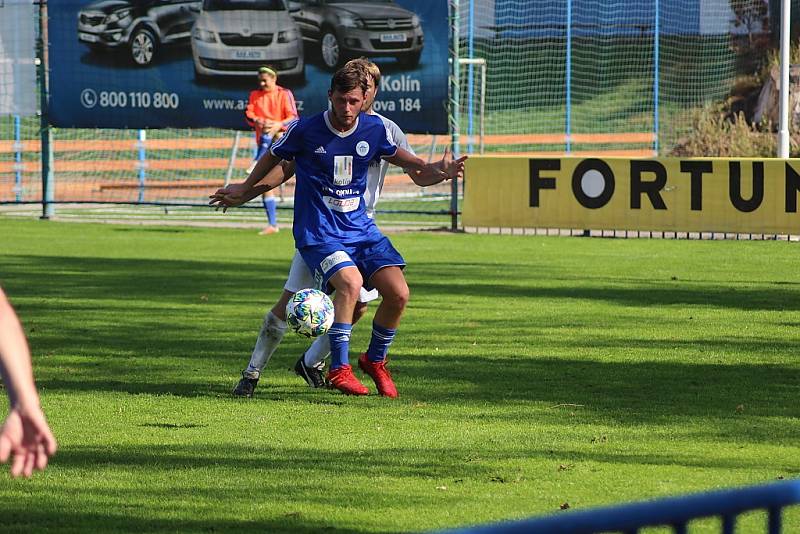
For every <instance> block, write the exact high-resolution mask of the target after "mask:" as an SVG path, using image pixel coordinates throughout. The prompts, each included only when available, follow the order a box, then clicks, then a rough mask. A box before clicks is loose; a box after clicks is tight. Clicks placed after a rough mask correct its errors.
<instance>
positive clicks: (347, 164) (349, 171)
mask: <svg viewBox="0 0 800 534" xmlns="http://www.w3.org/2000/svg"><path fill="white" fill-rule="evenodd" d="M351 181H353V156H333V183H334V184H335V185H347V184H349V183H350V182H351Z"/></svg>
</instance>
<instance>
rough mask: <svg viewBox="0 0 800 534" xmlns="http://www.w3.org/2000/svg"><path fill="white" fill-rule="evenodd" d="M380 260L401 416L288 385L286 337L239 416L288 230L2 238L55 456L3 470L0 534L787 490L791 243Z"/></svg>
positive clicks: (793, 431) (488, 250)
mask: <svg viewBox="0 0 800 534" xmlns="http://www.w3.org/2000/svg"><path fill="white" fill-rule="evenodd" d="M392 239H393V241H394V243H395V245H396V246H397V247H398V249H400V250H401V251H402V252H403V253H404V255H405V257H406V259H407V261H408V262H409V266H408V269H407V271H406V272H407V278H408V281H409V285H410V287H411V291H412V297H411V303H410V305H409V308H408V310H407V313H406V316H405V318H404V323H403V325H402V326H401V330H400V332H399V335H398V337H397V340H396V341H395V344H394V345H393V346H392V350H391V353H392V355H393V364H392V367H393V370H394V373H395V378H396V382H397V384H398V387H399V390H400V394H401V397H400V398H399V399H398V400H396V401H389V400H387V399H383V398H379V397H376V396H370V397H368V398H349V397H344V396H342V395H340V394H338V393H335V392H332V391H317V390H312V389H310V388H308V387H306V386H305V384H304V382H302V381H301V380H300V379H299V378H298V377H296V376H295V375H294V374H293V373H292V372H291V371H290V370H289V368H290V367H291V366H292V365H293V364H294V361H295V360H296V358H297V356H298V355H299V354H300V353H301V352H302V350H303V348H304V341H303V340H302V339H301V338H299V337H296V336H294V335H287V337H286V339H285V341H284V343H283V345H282V346H281V348H280V349H279V350H278V352H277V353H276V355H275V356H274V358H273V361H272V362H271V364H270V366H269V368H268V370H267V372H266V376H265V378H264V379H263V380H262V384H261V385H260V386H259V389H258V390H257V394H256V397H255V398H253V399H252V400H239V399H234V398H232V397H231V396H230V390H231V389H232V387H233V386H234V384H235V382H236V381H237V379H238V374H239V371H240V370H241V369H242V368H243V366H244V365H245V364H246V362H247V360H248V358H249V353H250V350H251V348H252V344H253V341H254V339H255V335H256V333H257V330H258V328H259V326H260V322H261V318H262V316H263V314H264V311H265V309H266V307H267V306H268V305H271V303H272V302H273V301H274V300H275V299H276V298H277V296H278V295H279V292H280V289H281V287H282V284H283V281H284V278H285V275H286V272H287V270H288V266H289V259H290V258H291V255H292V252H293V250H292V241H291V235H290V233H289V232H282V233H281V234H278V235H275V236H270V237H269V238H264V237H261V236H258V235H255V233H254V232H253V231H252V230H238V229H209V228H176V227H169V228H167V227H134V226H113V225H100V224H75V223H58V222H40V221H33V220H13V219H11V218H7V217H6V218H0V281H2V285H3V286H4V287H5V289H6V291H7V293H8V294H9V297H10V298H11V300H12V302H13V303H14V304H15V306H16V308H17V311H18V312H19V314H20V316H21V319H22V321H23V324H24V326H25V329H26V332H27V333H28V335H29V338H30V343H31V347H32V352H33V355H34V364H35V371H36V375H37V380H38V384H39V387H40V390H41V395H42V402H43V405H44V408H45V411H46V413H47V415H48V417H49V419H50V422H51V424H52V427H53V430H54V432H55V433H56V435H57V437H58V439H59V442H60V450H59V452H58V454H57V455H56V457H55V458H53V460H52V463H51V466H50V467H49V468H48V470H47V471H46V472H44V473H39V474H37V475H36V476H35V477H34V478H33V479H31V480H12V479H11V478H10V477H9V476H8V475H7V473H6V472H5V467H6V466H3V467H4V471H3V472H2V473H0V518H2V519H1V520H2V525H3V526H2V527H1V528H0V529H2V530H3V531H4V532H15V531H30V532H59V533H60V532H91V531H96V532H113V531H118V532H137V533H141V532H175V531H193V532H245V531H251V532H300V533H303V532H306V533H312V532H329V533H339V532H409V531H416V532H418V531H426V530H432V529H438V528H445V527H454V526H460V525H466V524H473V523H479V522H487V521H494V520H500V519H506V518H522V517H527V516H530V515H537V514H549V513H569V512H561V511H560V510H559V509H560V507H562V506H563V505H565V504H568V506H569V508H570V509H572V510H582V509H587V508H589V507H593V506H597V505H604V504H616V503H621V502H626V501H631V500H641V499H647V498H654V497H660V496H666V495H676V494H682V493H686V492H694V491H702V490H708V489H717V488H727V487H731V486H738V485H746V484H752V483H760V482H768V481H772V480H775V479H777V478H781V477H783V478H792V477H797V476H798V474H799V473H800V426H799V425H798V416H800V405H799V404H798V401H797V395H798V391H800V363H798V359H797V349H798V346H800V333H799V332H800V282H798V275H797V265H798V259H800V252H799V251H798V248H797V247H798V245H797V244H796V243H790V242H739V241H713V242H709V241H665V240H645V239H641V240H636V239H631V240H614V239H586V238H555V237H550V238H545V237H523V236H490V235H480V236H478V235H463V234H461V235H457V234H456V235H454V234H448V233H435V232H416V233H400V234H396V235H394V236H392ZM369 317H370V316H368V317H367V319H369ZM368 324H369V321H365V323H364V324H363V325H361V326H359V327H357V328H356V331H355V335H354V340H353V352H357V351H360V350H363V348H364V347H366V344H367V341H368V333H369V328H368V327H367V325H368ZM367 380H368V379H367ZM369 385H372V384H371V383H370V384H369ZM373 390H374V388H373ZM786 519H787V526H786V532H796V531H798V530H800V513H798V512H797V511H795V510H792V511H790V512H789V513H788V515H787V517H786ZM715 524H718V522H716V523H715V522H714V521H704V522H701V523H700V524H699V525H698V528H697V529H696V530H693V531H699V532H710V531H711V528H712V527H713V526H714V525H715ZM762 525H763V516H761V515H759V514H755V515H751V516H748V517H747V518H745V520H744V521H743V523H742V525H741V528H740V530H739V531H740V532H753V531H757V528H758V527H762Z"/></svg>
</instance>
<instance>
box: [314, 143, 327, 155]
mask: <svg viewBox="0 0 800 534" xmlns="http://www.w3.org/2000/svg"><path fill="white" fill-rule="evenodd" d="M314 154H327V152H325V147H324V146H322V145H320V146H318V147H317V149H316V150H315V151H314Z"/></svg>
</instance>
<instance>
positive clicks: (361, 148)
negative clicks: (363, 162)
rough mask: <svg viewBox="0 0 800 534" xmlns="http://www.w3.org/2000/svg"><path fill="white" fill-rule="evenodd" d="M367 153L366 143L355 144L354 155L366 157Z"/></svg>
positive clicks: (367, 146) (367, 144)
mask: <svg viewBox="0 0 800 534" xmlns="http://www.w3.org/2000/svg"><path fill="white" fill-rule="evenodd" d="M368 152H369V143H367V142H366V141H359V142H358V143H357V144H356V154H358V155H359V156H366V155H367V153H368Z"/></svg>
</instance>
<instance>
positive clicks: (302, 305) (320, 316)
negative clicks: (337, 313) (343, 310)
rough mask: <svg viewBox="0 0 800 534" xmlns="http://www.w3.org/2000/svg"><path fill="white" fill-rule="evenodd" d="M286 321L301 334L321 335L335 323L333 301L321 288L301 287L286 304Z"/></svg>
mask: <svg viewBox="0 0 800 534" xmlns="http://www.w3.org/2000/svg"><path fill="white" fill-rule="evenodd" d="M286 322H287V323H288V324H289V327H290V328H291V329H292V330H294V331H295V332H297V333H298V334H300V335H301V336H306V337H317V336H321V335H323V334H325V333H327V332H328V329H330V327H331V325H332V324H333V302H331V299H330V297H328V295H326V294H325V293H323V292H322V291H320V290H319V289H301V290H300V291H298V292H297V293H295V294H294V296H293V297H292V298H291V299H289V302H288V304H286Z"/></svg>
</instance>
